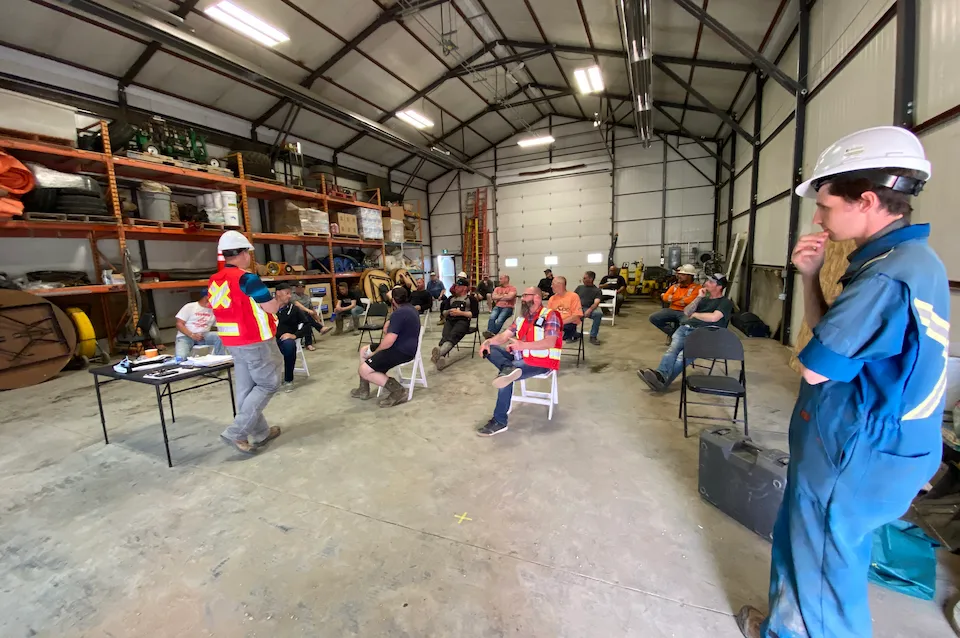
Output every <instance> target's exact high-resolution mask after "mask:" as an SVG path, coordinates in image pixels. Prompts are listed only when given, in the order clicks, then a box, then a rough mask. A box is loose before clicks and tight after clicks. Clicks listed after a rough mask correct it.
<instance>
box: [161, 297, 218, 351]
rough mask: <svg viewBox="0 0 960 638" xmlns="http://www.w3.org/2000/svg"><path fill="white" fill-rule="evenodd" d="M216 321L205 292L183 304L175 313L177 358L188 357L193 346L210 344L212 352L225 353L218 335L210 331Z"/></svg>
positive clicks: (175, 348)
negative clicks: (198, 297)
mask: <svg viewBox="0 0 960 638" xmlns="http://www.w3.org/2000/svg"><path fill="white" fill-rule="evenodd" d="M216 321H217V320H216V319H215V318H214V316H213V310H211V309H210V297H208V296H207V295H206V294H204V295H203V296H202V297H200V299H198V300H197V301H191V302H190V303H188V304H186V305H184V306H183V308H181V309H180V312H178V313H177V339H176V341H175V342H174V352H175V353H176V355H177V358H178V359H186V358H187V357H189V356H190V353H191V352H192V351H193V346H212V347H213V354H227V349H226V348H224V347H223V342H222V341H220V335H218V334H217V333H216V332H211V331H210V330H211V328H213V324H214V323H216Z"/></svg>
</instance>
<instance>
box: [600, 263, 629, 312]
mask: <svg viewBox="0 0 960 638" xmlns="http://www.w3.org/2000/svg"><path fill="white" fill-rule="evenodd" d="M600 289H601V290H616V291H617V301H616V304H615V311H616V314H618V315H619V314H620V306H622V305H623V300H624V298H625V297H624V294H626V292H627V280H626V279H624V278H623V277H622V276H621V275H620V269H619V268H617V267H616V266H614V265H613V264H610V268H609V269H608V270H607V274H606V275H604V277H603V279H601V280H600Z"/></svg>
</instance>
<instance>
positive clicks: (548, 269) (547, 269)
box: [543, 268, 553, 273]
mask: <svg viewBox="0 0 960 638" xmlns="http://www.w3.org/2000/svg"><path fill="white" fill-rule="evenodd" d="M543 272H544V273H548V272H553V270H552V269H550V268H544V269H543Z"/></svg>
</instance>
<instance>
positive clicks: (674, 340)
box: [657, 326, 696, 389]
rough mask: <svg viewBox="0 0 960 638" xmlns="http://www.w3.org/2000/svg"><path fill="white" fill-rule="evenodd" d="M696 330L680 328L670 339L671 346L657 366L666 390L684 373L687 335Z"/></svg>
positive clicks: (688, 327) (685, 327)
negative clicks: (684, 347)
mask: <svg viewBox="0 0 960 638" xmlns="http://www.w3.org/2000/svg"><path fill="white" fill-rule="evenodd" d="M694 330H696V328H694V327H691V326H680V327H679V328H677V330H676V332H674V333H673V336H672V337H671V338H670V339H671V341H670V346H669V347H668V348H667V351H666V352H664V353H663V357H661V358H660V365H659V366H657V370H658V371H659V372H660V375H661V376H662V377H663V379H664V381H665V382H666V383H665V385H664V389H666V388H668V387H670V384H671V383H673V380H674V379H676V378H677V377H679V376H680V373H681V372H683V366H684V365H686V363H685V362H684V360H683V344H684V342H685V341H686V340H687V335H688V334H690V333H691V332H693V331H694Z"/></svg>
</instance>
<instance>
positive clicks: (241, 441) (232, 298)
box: [207, 230, 283, 454]
mask: <svg viewBox="0 0 960 638" xmlns="http://www.w3.org/2000/svg"><path fill="white" fill-rule="evenodd" d="M217 249H218V250H219V251H220V252H221V253H223V258H224V260H225V261H226V267H225V268H224V269H223V270H221V271H220V272H218V273H217V274H215V275H214V276H212V277H210V283H209V284H208V288H207V294H208V295H209V296H210V308H211V309H212V310H213V314H214V316H216V318H217V332H218V333H219V335H220V340H221V341H223V345H225V346H226V347H227V350H228V351H229V352H230V354H231V355H232V356H233V365H234V380H235V383H236V400H237V416H236V418H235V419H234V420H233V425H231V426H230V427H228V428H227V429H226V430H224V431H223V433H222V434H221V435H220V438H221V439H223V441H224V442H225V443H226V444H227V445H230V446H232V447H234V448H236V449H237V450H238V451H240V452H242V453H243V454H255V453H256V451H257V449H258V448H259V447H260V446H262V445H264V444H265V443H266V442H267V441H270V440H272V439H275V438H277V437H278V436H280V428H279V427H276V426H274V427H268V426H267V421H266V419H264V418H263V409H264V408H265V407H267V403H268V402H269V401H270V397H272V396H273V395H274V393H275V392H276V391H277V389H278V388H279V387H280V379H281V373H282V370H283V359H282V357H281V356H280V350H279V349H278V348H277V341H276V339H274V336H275V334H276V331H277V319H276V317H275V316H274V315H275V314H276V312H277V310H279V308H280V304H279V302H278V301H277V300H276V299H274V298H273V296H272V295H271V294H270V291H269V290H267V286H266V285H265V284H264V283H263V281H261V280H260V277H258V276H257V275H255V274H253V273H250V272H247V270H246V269H247V268H249V267H250V262H251V255H250V253H251V251H253V245H252V244H251V243H250V241H249V240H248V239H247V238H246V237H244V236H243V234H241V233H239V232H237V231H235V230H228V231H227V232H225V233H224V234H223V235H221V236H220V242H219V244H218V245H217Z"/></svg>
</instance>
